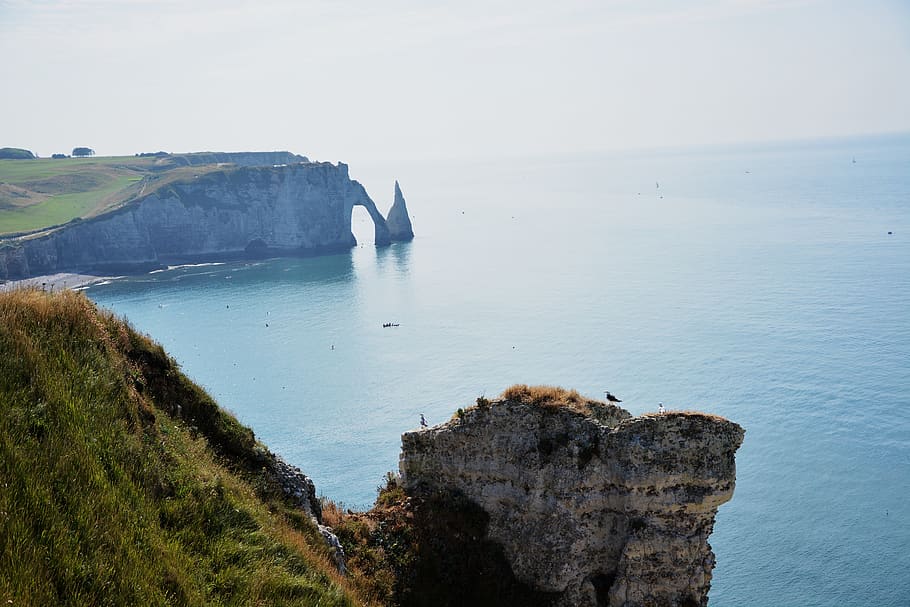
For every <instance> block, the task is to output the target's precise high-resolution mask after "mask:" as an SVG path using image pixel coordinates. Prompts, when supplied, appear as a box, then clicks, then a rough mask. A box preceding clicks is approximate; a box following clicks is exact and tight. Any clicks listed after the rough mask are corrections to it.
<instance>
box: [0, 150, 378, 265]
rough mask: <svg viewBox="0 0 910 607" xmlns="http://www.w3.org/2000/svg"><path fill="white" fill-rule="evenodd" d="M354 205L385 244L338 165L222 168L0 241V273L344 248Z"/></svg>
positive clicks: (356, 187) (358, 189) (367, 202)
mask: <svg viewBox="0 0 910 607" xmlns="http://www.w3.org/2000/svg"><path fill="white" fill-rule="evenodd" d="M269 158H270V159H271V157H269ZM275 158H277V159H282V158H283V157H280V156H276V157H275ZM241 160H248V161H250V162H252V161H253V160H255V158H251V159H245V158H241ZM356 205H361V206H363V207H365V208H366V209H367V211H368V212H369V213H370V215H371V217H372V218H373V221H374V224H375V227H376V239H375V240H376V244H377V245H384V244H389V243H390V242H391V239H390V236H389V229H388V227H387V225H386V221H385V219H384V218H383V217H382V215H381V214H380V213H379V211H378V210H377V208H376V205H375V204H374V203H373V201H372V200H371V199H370V197H369V196H368V195H367V193H366V191H365V190H364V188H363V186H362V185H360V183H358V182H357V181H354V180H352V179H350V177H349V175H348V167H347V165H344V164H342V163H338V164H337V165H332V164H330V163H311V162H296V163H292V164H279V165H269V166H241V167H237V166H232V167H225V168H224V169H223V170H218V171H213V172H205V173H202V174H200V175H199V176H198V177H196V178H189V179H185V180H182V181H175V182H174V183H170V184H167V185H164V186H161V187H158V188H157V189H155V190H154V191H152V192H151V193H149V194H147V195H145V196H144V197H142V198H139V199H137V200H134V201H132V202H130V203H128V204H127V205H125V206H124V207H122V208H121V209H118V210H116V211H113V212H111V213H108V214H105V215H102V216H98V217H95V218H92V219H87V220H83V221H76V222H71V223H69V224H66V225H65V226H61V227H60V228H57V229H53V230H48V231H47V232H45V233H42V234H36V235H30V236H27V237H22V238H16V239H9V240H7V241H3V242H2V243H0V279H16V278H26V277H28V276H37V275H44V274H51V273H54V272H60V271H123V270H130V269H143V268H146V267H155V266H160V265H165V264H168V263H175V262H186V261H193V260H197V259H212V258H231V257H250V256H252V257H256V256H265V255H285V254H291V255H294V254H312V253H319V252H325V251H332V250H342V249H347V248H350V247H352V246H354V245H355V244H356V240H355V239H354V236H353V234H352V233H351V212H352V210H353V207H354V206H356Z"/></svg>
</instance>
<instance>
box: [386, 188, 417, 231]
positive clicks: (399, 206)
mask: <svg viewBox="0 0 910 607" xmlns="http://www.w3.org/2000/svg"><path fill="white" fill-rule="evenodd" d="M386 222H387V223H388V225H389V236H390V237H391V238H392V240H396V241H406V240H412V239H413V238H414V229H413V228H412V227H411V218H410V217H408V207H407V205H406V204H405V202H404V196H403V195H402V193H401V188H400V187H399V186H398V181H397V180H396V181H395V201H394V202H393V203H392V208H391V209H389V213H388V215H387V216H386Z"/></svg>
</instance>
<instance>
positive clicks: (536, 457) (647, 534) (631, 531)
mask: <svg viewBox="0 0 910 607" xmlns="http://www.w3.org/2000/svg"><path fill="white" fill-rule="evenodd" d="M743 436H744V430H743V429H742V428H741V427H740V426H738V425H737V424H735V423H733V422H730V421H727V420H725V419H722V418H720V417H716V416H712V415H705V414H701V413H667V414H664V415H656V414H655V415H645V416H641V417H634V418H633V417H632V416H631V415H630V414H629V413H628V412H627V411H625V410H623V409H621V408H619V407H615V406H613V405H610V404H607V403H601V402H599V401H594V400H589V399H584V398H582V397H580V396H579V395H578V394H577V393H575V392H567V391H565V390H561V389H555V388H539V387H538V388H529V387H527V386H515V387H513V388H511V389H509V390H507V391H506V393H505V394H504V395H503V397H502V398H501V399H499V400H495V401H492V402H490V401H486V400H485V399H478V406H476V407H471V408H469V409H468V410H459V413H458V414H457V415H456V416H455V417H454V418H453V419H452V420H451V421H449V422H447V423H444V424H442V425H439V426H436V427H433V428H429V429H422V430H418V431H414V432H407V433H405V434H404V435H403V436H402V451H401V460H400V470H401V483H402V486H403V489H404V492H405V493H406V494H408V495H409V496H412V497H413V499H414V500H416V501H417V502H419V501H420V500H423V499H429V496H436V497H435V498H432V499H433V501H434V502H435V503H439V502H440V499H439V496H449V497H448V498H445V499H443V500H441V501H448V502H450V503H451V502H452V501H453V500H455V501H457V500H463V501H465V502H466V503H467V504H469V505H470V506H471V507H477V508H479V510H480V512H479V513H477V514H479V516H480V520H481V521H482V523H483V524H482V525H481V527H480V531H481V532H483V533H484V534H485V535H484V537H483V538H475V539H477V540H478V541H487V542H490V543H491V544H492V545H494V546H495V547H497V548H498V549H501V552H502V555H503V556H504V557H505V560H506V561H507V563H508V565H509V567H510V568H511V572H512V573H513V574H514V576H515V578H516V582H517V583H518V584H519V585H520V586H521V587H522V588H523V592H526V593H530V594H528V596H531V597H533V602H534V603H535V604H547V605H566V606H568V605H574V606H584V605H591V606H616V607H618V606H625V607H633V606H654V605H663V606H690V605H707V600H708V590H709V588H710V581H711V572H712V570H713V568H714V555H713V553H712V551H711V547H710V545H709V544H708V536H709V535H710V534H711V532H712V530H713V526H714V516H715V514H716V512H717V508H718V506H720V505H721V504H723V503H724V502H726V501H728V500H730V498H731V497H732V496H733V488H734V483H735V478H736V468H735V462H734V454H735V452H736V450H737V449H738V448H739V446H740V444H741V443H742V440H743ZM416 518H417V519H420V517H419V516H417V517H416ZM475 519H476V517H475ZM473 532H474V533H477V532H478V528H475V529H474V530H473ZM458 535H459V533H458V532H457V531H456V532H454V536H458ZM465 577H466V579H465V581H464V583H463V587H467V586H470V584H471V583H472V582H471V581H470V576H465ZM466 592H468V591H467V590H466ZM523 600H524V599H523ZM418 602H419V601H418ZM527 602H528V603H530V602H532V601H531V600H527ZM452 604H457V603H452Z"/></svg>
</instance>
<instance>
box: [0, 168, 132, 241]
mask: <svg viewBox="0 0 910 607" xmlns="http://www.w3.org/2000/svg"><path fill="white" fill-rule="evenodd" d="M134 182H135V178H133V177H130V176H128V175H123V176H118V177H114V178H112V179H110V180H109V181H108V182H107V183H105V184H104V185H103V186H102V187H99V188H97V189H94V190H91V191H88V192H75V193H72V194H59V195H57V196H51V197H49V198H47V199H45V200H43V201H42V202H39V203H37V204H33V205H30V206H27V207H23V208H17V209H3V210H0V234H9V233H14V232H28V231H32V230H38V229H41V228H45V227H49V226H55V225H60V224H63V223H66V222H68V221H71V220H73V219H75V218H77V217H89V216H92V215H97V214H98V213H99V212H102V211H103V210H104V209H106V208H109V207H110V206H114V205H116V204H117V202H119V201H122V200H123V199H125V198H126V192H125V190H126V189H127V188H128V187H129V186H131V185H133V183H134ZM117 194H123V196H120V197H118V196H116V195H117Z"/></svg>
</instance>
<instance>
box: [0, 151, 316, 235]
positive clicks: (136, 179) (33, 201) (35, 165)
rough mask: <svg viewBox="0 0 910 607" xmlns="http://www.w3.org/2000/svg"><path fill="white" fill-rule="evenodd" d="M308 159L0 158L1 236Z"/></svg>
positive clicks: (254, 155)
mask: <svg viewBox="0 0 910 607" xmlns="http://www.w3.org/2000/svg"><path fill="white" fill-rule="evenodd" d="M292 163H297V164H299V163H307V164H309V163H310V161H309V160H308V159H307V158H306V157H305V156H300V155H297V154H292V153H291V152H193V153H189V154H167V153H164V152H162V153H157V154H146V155H136V156H110V157H99V156H93V157H90V158H39V159H33V160H4V159H0V238H3V237H9V236H14V235H26V234H32V233H35V232H41V231H44V230H47V229H49V228H53V227H56V226H60V225H63V224H66V223H67V222H69V221H73V220H76V219H84V218H89V217H94V216H97V215H102V214H105V213H108V212H110V211H113V210H116V209H118V208H120V207H122V206H123V205H124V204H127V203H129V202H130V201H133V200H135V199H137V198H138V197H140V196H143V195H148V194H149V193H151V192H152V191H154V189H156V188H158V187H161V186H162V185H166V184H169V183H174V182H175V181H179V180H187V179H193V178H194V177H195V176H196V175H200V174H204V173H208V172H213V171H225V170H228V169H230V168H237V167H273V166H276V165H278V166H283V165H286V164H292Z"/></svg>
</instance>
